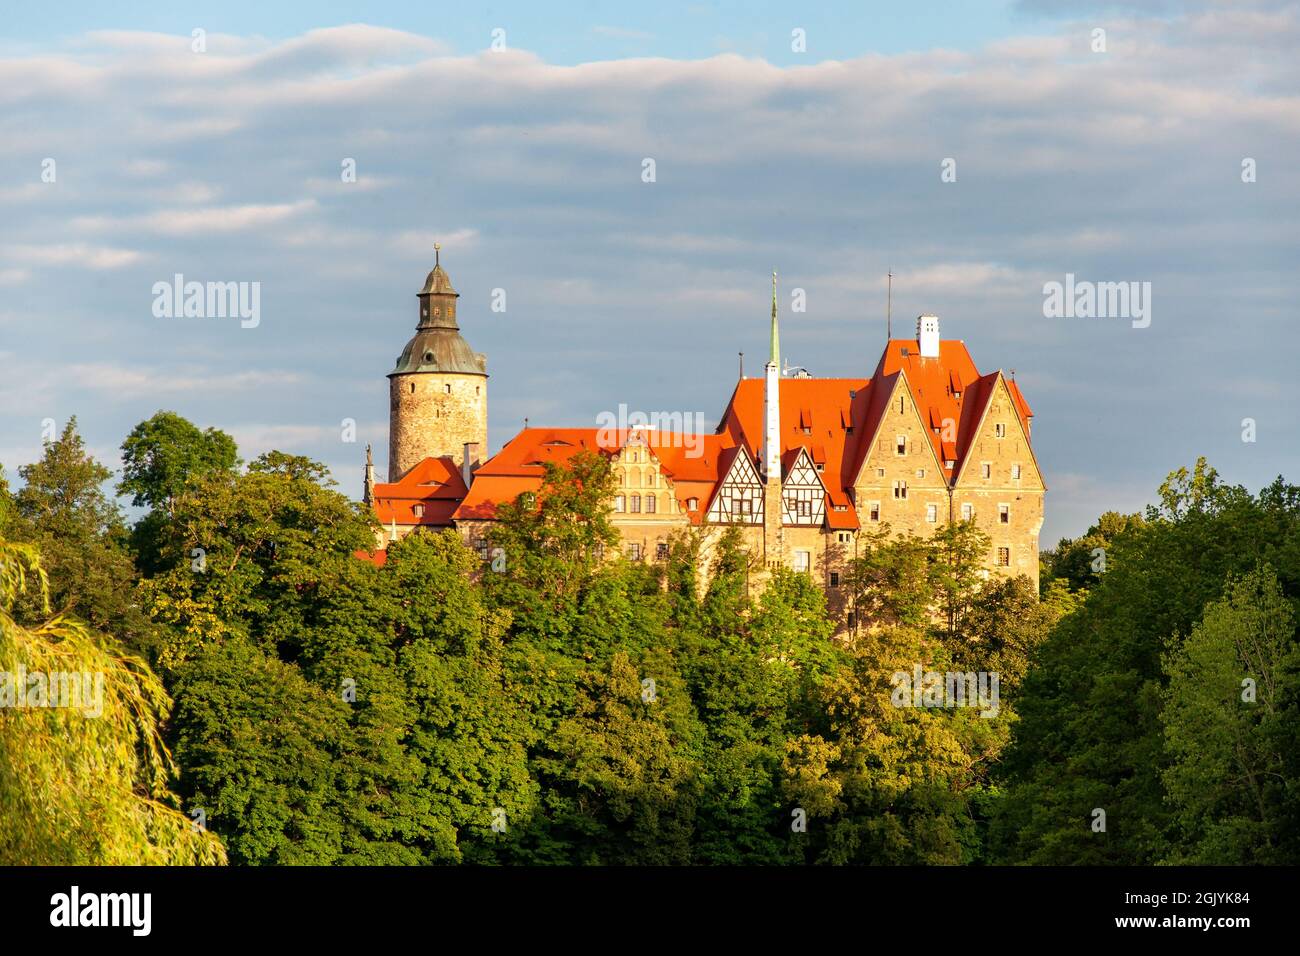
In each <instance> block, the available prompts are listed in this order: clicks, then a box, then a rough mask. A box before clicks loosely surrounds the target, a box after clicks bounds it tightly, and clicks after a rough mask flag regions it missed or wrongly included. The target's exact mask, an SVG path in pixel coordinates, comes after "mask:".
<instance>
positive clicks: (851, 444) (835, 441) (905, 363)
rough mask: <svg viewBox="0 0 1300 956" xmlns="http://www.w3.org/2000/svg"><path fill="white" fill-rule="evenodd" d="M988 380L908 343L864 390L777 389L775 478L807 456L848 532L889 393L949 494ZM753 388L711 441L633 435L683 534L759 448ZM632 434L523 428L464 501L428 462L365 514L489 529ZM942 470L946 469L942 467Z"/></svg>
mask: <svg viewBox="0 0 1300 956" xmlns="http://www.w3.org/2000/svg"><path fill="white" fill-rule="evenodd" d="M999 380H1000V373H997V372H994V373H990V374H988V375H980V374H979V370H978V369H977V368H976V366H975V363H974V361H972V359H971V357H970V353H969V352H968V351H967V350H966V345H965V343H963V342H961V341H959V340H944V341H940V343H939V354H938V356H936V357H926V358H923V357H922V356H921V355H920V346H919V343H918V342H917V341H916V340H915V339H894V340H891V341H890V342H888V343H887V344H886V346H885V350H884V352H883V353H882V355H881V357H880V361H879V363H878V364H877V366H876V370H875V373H874V374H873V375H872V377H871V378H869V379H864V378H806V377H791V378H787V377H782V378H779V379H778V382H779V387H780V390H781V393H780V401H781V420H780V425H779V439H780V446H781V447H780V453H781V470H782V476H784V475H785V474H786V473H787V472H788V471H789V469H790V467H791V466H792V465H793V463H794V461H795V460H796V458H797V456H798V454H799V452H800V449H807V451H808V454H809V455H810V457H811V458H812V459H813V461H814V463H816V464H819V465H821V466H822V471H821V472H819V473H818V478H819V479H820V480H821V482H822V484H823V486H824V488H825V490H826V497H827V499H828V501H827V504H828V507H827V510H826V522H827V525H828V527H830V528H832V529H852V528H856V527H858V520H857V514H856V511H855V510H854V509H853V507H852V505H851V499H850V495H849V491H850V490H851V489H852V487H853V486H854V484H855V483H856V482H857V480H858V476H859V472H860V470H861V468H862V465H863V462H864V459H865V457H866V455H867V453H868V451H869V450H870V448H871V446H872V445H873V443H874V442H875V441H876V439H877V437H878V433H879V431H880V427H881V422H882V421H883V420H884V416H885V413H886V411H887V409H888V403H889V400H890V397H891V396H892V395H893V394H894V391H895V389H896V388H897V387H900V386H901V387H904V388H906V389H907V390H908V393H909V394H910V395H911V397H912V400H913V403H914V405H915V407H916V409H917V412H918V413H919V415H920V417H921V422H922V425H923V427H924V428H925V430H926V433H927V434H928V435H929V436H930V443H931V447H932V449H933V452H934V456H935V458H936V459H937V461H938V467H939V469H940V472H941V473H942V474H944V476H945V477H946V478H947V480H948V481H949V482H952V481H953V480H954V479H955V476H956V475H958V474H960V472H961V469H962V466H963V464H964V463H965V459H966V457H967V455H968V454H969V449H970V446H971V444H972V442H973V441H974V438H975V436H976V434H977V432H978V428H979V423H980V421H981V420H982V418H983V416H984V414H985V411H986V409H987V407H988V405H989V402H990V401H991V399H992V396H993V394H994V389H995V388H996V385H997V382H998V381H999ZM1002 380H1003V381H1006V384H1007V388H1008V390H1009V392H1010V395H1011V398H1012V402H1013V404H1014V406H1015V408H1016V410H1017V412H1018V414H1019V416H1020V419H1021V425H1022V427H1023V428H1024V430H1025V434H1026V436H1028V431H1029V428H1028V423H1029V420H1030V418H1031V417H1032V415H1033V413H1032V411H1031V410H1030V408H1029V404H1028V403H1027V402H1026V401H1025V399H1024V396H1023V395H1022V394H1021V392H1020V389H1019V387H1018V386H1017V385H1016V384H1015V382H1014V381H1010V380H1005V379H1002ZM764 384H765V383H764V379H763V378H759V377H755V378H746V379H741V380H740V381H739V382H737V384H736V386H735V389H734V390H733V392H732V394H731V398H730V400H729V401H728V403H727V407H726V410H725V411H724V412H723V415H722V419H721V421H720V423H719V425H718V430H717V432H716V433H715V434H712V435H694V434H681V433H677V432H662V431H657V430H654V429H645V430H643V429H638V430H637V432H636V434H639V435H641V436H642V437H643V438H644V440H645V444H646V445H647V446H648V447H649V449H650V450H651V452H652V453H653V455H654V457H655V458H656V459H657V460H658V463H659V466H660V468H661V469H662V471H663V472H664V474H665V475H666V476H667V478H668V480H669V482H670V485H671V488H672V491H673V494H674V495H675V497H676V498H677V500H678V501H679V502H681V504H682V509H681V510H682V512H683V513H685V514H686V515H687V517H688V518H689V520H690V521H691V522H693V523H696V524H698V523H700V522H701V521H702V520H703V519H704V517H705V515H707V513H708V506H709V503H711V502H712V500H713V498H714V496H715V494H716V492H717V487H718V485H719V484H720V483H721V482H722V480H723V479H724V478H725V476H726V475H727V473H728V471H729V470H730V468H731V465H732V464H733V462H734V460H735V458H736V456H738V455H741V454H743V455H745V456H746V457H747V458H749V459H750V461H751V462H752V461H753V460H754V458H755V456H756V455H757V454H758V453H759V451H760V449H761V448H762V444H763V440H764V439H763V433H764V422H763V390H764ZM949 421H951V422H952V423H953V425H954V426H955V428H954V430H953V431H954V433H952V434H949V433H948V430H947V429H946V427H945V425H946V423H947V422H949ZM632 434H633V432H630V431H628V430H615V429H598V428H525V429H524V430H522V431H521V432H519V433H518V434H517V435H516V436H515V437H514V438H512V439H511V440H510V441H509V442H508V443H507V444H506V445H505V447H503V448H502V449H501V451H500V452H498V453H497V454H496V455H494V456H493V457H492V458H490V459H489V460H488V461H487V462H485V463H484V464H483V465H481V466H480V467H479V468H478V469H477V470H476V471H475V473H474V479H473V482H472V486H471V488H470V489H469V491H468V493H466V491H465V488H464V484H463V483H461V482H460V475H459V472H458V471H457V470H456V469H455V467H454V465H453V464H452V460H451V459H450V458H443V459H433V458H430V459H426V460H425V461H424V462H422V463H421V464H420V465H419V466H417V467H416V468H415V469H414V470H413V471H412V472H411V473H410V474H408V475H407V476H406V477H405V478H404V479H403V480H402V481H401V482H397V483H394V484H391V485H377V486H376V487H375V491H374V496H375V499H376V503H375V510H376V513H377V514H379V516H380V519H381V520H383V521H384V522H385V523H387V522H388V520H390V518H391V517H392V516H396V520H398V521H399V522H401V523H403V524H409V523H421V524H437V523H444V524H445V523H450V522H451V521H453V520H466V519H477V518H485V519H491V518H494V517H495V516H496V509H497V507H498V506H499V505H500V504H502V503H505V502H508V501H513V500H514V499H515V498H516V497H517V496H518V495H519V494H520V493H522V492H525V491H533V490H536V489H537V488H538V487H539V486H540V485H541V481H542V477H543V475H544V474H545V465H546V464H547V463H554V464H557V465H565V464H567V463H568V462H569V460H570V459H572V457H573V456H574V455H575V454H577V453H578V452H580V451H584V450H585V451H592V452H598V453H600V454H605V455H613V454H615V453H617V452H618V451H619V450H620V449H622V448H623V447H624V446H625V445H626V444H627V442H628V439H629V437H630V436H631V435H632ZM1031 454H1032V450H1031ZM950 461H951V462H953V463H954V467H953V468H948V467H947V463H948V462H950ZM691 498H696V499H698V500H699V501H700V502H701V503H702V505H703V506H702V507H697V508H696V509H695V510H694V511H688V510H687V509H686V507H685V504H686V502H687V501H688V500H689V499H691ZM417 501H424V502H425V515H424V516H423V518H422V520H420V521H418V522H417V521H415V520H414V516H413V515H412V514H411V513H410V507H411V506H412V505H413V504H414V503H415V502H417ZM837 508H838V509H843V510H838V511H837V510H836V509H837ZM385 509H387V510H385ZM403 509H406V510H403ZM403 516H407V518H408V520H403Z"/></svg>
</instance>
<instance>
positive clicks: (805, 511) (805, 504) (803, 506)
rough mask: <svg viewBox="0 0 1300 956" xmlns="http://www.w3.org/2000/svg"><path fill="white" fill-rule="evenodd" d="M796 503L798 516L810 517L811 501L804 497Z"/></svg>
mask: <svg viewBox="0 0 1300 956" xmlns="http://www.w3.org/2000/svg"><path fill="white" fill-rule="evenodd" d="M798 504H799V517H800V518H811V517H812V502H811V501H808V500H807V499H804V500H802V501H800V502H799V503H798Z"/></svg>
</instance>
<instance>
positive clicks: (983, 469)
mask: <svg viewBox="0 0 1300 956" xmlns="http://www.w3.org/2000/svg"><path fill="white" fill-rule="evenodd" d="M980 477H981V478H992V477H993V466H992V465H991V464H989V463H988V462H987V461H982V462H980Z"/></svg>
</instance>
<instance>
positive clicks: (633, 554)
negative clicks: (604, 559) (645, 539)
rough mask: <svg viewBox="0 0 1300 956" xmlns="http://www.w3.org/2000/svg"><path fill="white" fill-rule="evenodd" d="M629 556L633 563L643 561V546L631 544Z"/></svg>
mask: <svg viewBox="0 0 1300 956" xmlns="http://www.w3.org/2000/svg"><path fill="white" fill-rule="evenodd" d="M627 556H628V557H629V558H631V559H632V560H633V561H640V560H641V545H639V544H629V545H628V546H627Z"/></svg>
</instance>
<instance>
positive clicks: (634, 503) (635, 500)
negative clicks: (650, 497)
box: [632, 495, 641, 514]
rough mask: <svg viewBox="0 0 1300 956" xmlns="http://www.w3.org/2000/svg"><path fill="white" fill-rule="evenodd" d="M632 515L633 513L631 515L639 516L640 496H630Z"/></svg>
mask: <svg viewBox="0 0 1300 956" xmlns="http://www.w3.org/2000/svg"><path fill="white" fill-rule="evenodd" d="M632 513H633V514H640V513H641V496H640V495H633V496H632Z"/></svg>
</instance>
